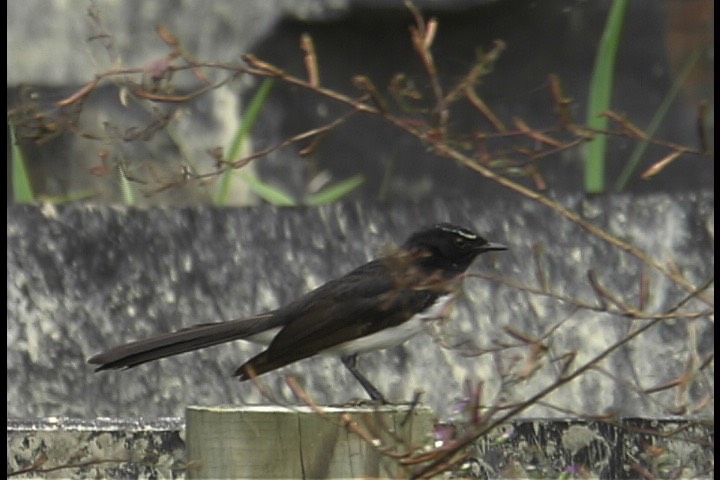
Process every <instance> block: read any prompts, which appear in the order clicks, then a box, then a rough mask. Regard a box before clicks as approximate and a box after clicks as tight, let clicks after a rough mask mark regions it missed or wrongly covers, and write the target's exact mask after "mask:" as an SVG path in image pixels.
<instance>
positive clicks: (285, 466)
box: [186, 406, 434, 479]
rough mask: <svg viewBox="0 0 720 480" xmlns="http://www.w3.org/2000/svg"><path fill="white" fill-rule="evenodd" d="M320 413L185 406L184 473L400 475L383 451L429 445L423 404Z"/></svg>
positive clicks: (228, 475)
mask: <svg viewBox="0 0 720 480" xmlns="http://www.w3.org/2000/svg"><path fill="white" fill-rule="evenodd" d="M320 410H321V411H320V412H318V411H314V410H312V409H311V408H310V407H279V406H272V407H270V406H268V407H263V406H215V407H202V406H190V407H188V408H187V410H186V433H187V435H186V444H187V461H188V465H187V467H188V478H275V479H277V478H358V477H376V478H377V477H397V476H401V477H402V476H403V470H402V468H401V467H400V465H399V464H398V462H397V461H396V460H395V459H393V458H392V457H390V456H388V455H385V454H384V453H383V451H387V450H390V451H394V452H401V453H405V452H408V451H410V450H411V449H417V448H419V447H421V446H423V445H425V444H427V443H428V442H429V441H430V433H431V432H432V427H433V423H434V415H433V413H432V411H431V410H430V409H428V408H425V407H418V408H415V409H413V410H412V411H411V410H410V407H408V406H361V407H342V408H337V407H320ZM358 432H360V433H358Z"/></svg>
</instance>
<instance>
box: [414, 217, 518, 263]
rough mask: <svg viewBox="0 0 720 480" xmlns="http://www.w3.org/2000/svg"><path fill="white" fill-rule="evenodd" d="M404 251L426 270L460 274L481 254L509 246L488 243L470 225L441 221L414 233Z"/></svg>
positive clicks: (505, 248)
mask: <svg viewBox="0 0 720 480" xmlns="http://www.w3.org/2000/svg"><path fill="white" fill-rule="evenodd" d="M403 250H405V251H407V252H409V253H411V254H412V255H413V257H415V258H416V259H417V260H416V261H417V263H418V264H419V265H420V266H421V267H423V268H424V269H427V270H433V271H435V270H439V271H442V272H445V273H447V274H448V275H457V274H460V273H463V272H464V271H465V270H467V268H468V267H469V266H470V264H471V263H472V261H473V260H474V259H475V257H477V256H478V255H480V254H481V253H485V252H492V251H500V250H507V247H506V246H504V245H500V244H499V243H491V242H488V241H487V240H486V239H485V238H483V237H481V236H480V235H478V234H477V233H475V232H473V231H472V230H470V229H468V228H464V227H459V226H457V225H452V224H450V223H438V224H436V225H433V226H431V227H427V228H424V229H422V230H419V231H417V232H415V233H413V234H412V235H411V236H410V238H408V239H407V241H406V242H405V243H404V244H403Z"/></svg>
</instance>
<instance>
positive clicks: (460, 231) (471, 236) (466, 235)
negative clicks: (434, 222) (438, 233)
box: [441, 227, 478, 240]
mask: <svg viewBox="0 0 720 480" xmlns="http://www.w3.org/2000/svg"><path fill="white" fill-rule="evenodd" d="M441 230H443V231H445V232H450V233H455V234H457V235H460V236H461V237H464V238H467V239H468V240H477V238H478V236H477V235H475V234H474V233H472V232H470V231H468V230H465V229H457V228H447V227H441Z"/></svg>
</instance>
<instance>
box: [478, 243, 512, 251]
mask: <svg viewBox="0 0 720 480" xmlns="http://www.w3.org/2000/svg"><path fill="white" fill-rule="evenodd" d="M507 249H508V247H506V246H505V245H502V244H500V243H486V244H485V245H481V246H480V247H478V250H480V252H494V251H500V250H507Z"/></svg>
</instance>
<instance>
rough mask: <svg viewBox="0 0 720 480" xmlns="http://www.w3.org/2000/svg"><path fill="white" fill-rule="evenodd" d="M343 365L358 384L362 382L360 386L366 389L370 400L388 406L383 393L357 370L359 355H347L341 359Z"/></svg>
mask: <svg viewBox="0 0 720 480" xmlns="http://www.w3.org/2000/svg"><path fill="white" fill-rule="evenodd" d="M341 359H342V362H343V365H345V366H346V367H347V369H348V370H350V373H352V374H353V377H355V378H356V379H357V381H358V382H360V385H362V387H363V388H364V389H365V391H366V392H367V394H368V395H370V398H371V399H373V400H374V401H376V402H380V403H382V404H387V403H388V401H387V400H386V399H385V397H384V396H383V394H382V393H380V391H379V390H378V389H377V388H375V386H374V385H373V384H372V383H370V381H369V380H368V379H367V378H365V376H364V375H363V374H362V373H360V371H359V370H358V369H357V366H356V364H357V354H355V355H347V356H344V357H342V358H341Z"/></svg>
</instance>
